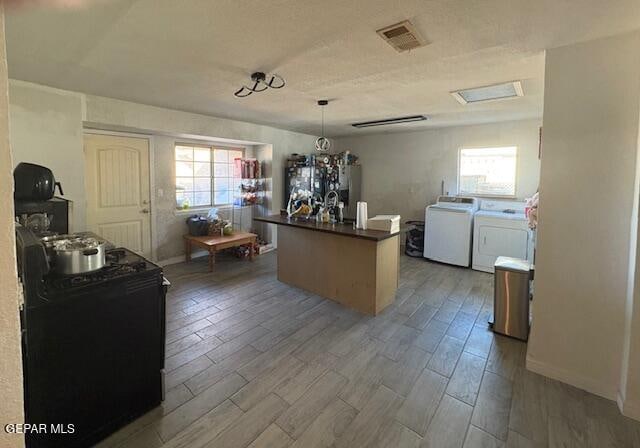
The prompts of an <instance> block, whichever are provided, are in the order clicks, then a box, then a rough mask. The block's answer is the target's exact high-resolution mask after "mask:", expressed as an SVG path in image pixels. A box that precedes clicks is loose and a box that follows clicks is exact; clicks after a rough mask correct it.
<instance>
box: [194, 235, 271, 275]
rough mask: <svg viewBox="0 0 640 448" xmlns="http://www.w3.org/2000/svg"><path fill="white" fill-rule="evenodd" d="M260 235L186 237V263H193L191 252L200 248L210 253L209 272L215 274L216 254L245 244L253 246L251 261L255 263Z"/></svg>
mask: <svg viewBox="0 0 640 448" xmlns="http://www.w3.org/2000/svg"><path fill="white" fill-rule="evenodd" d="M257 238H258V235H256V234H255V233H247V232H238V233H234V234H233V235H225V236H191V235H184V243H185V252H186V254H185V258H186V261H187V262H189V261H191V251H192V249H193V247H194V246H195V247H200V248H202V249H205V250H206V251H207V252H209V272H213V265H214V263H215V260H216V252H217V251H219V250H222V249H228V248H230V247H237V246H244V245H245V244H249V245H251V252H250V253H249V259H250V260H251V261H253V256H254V252H255V246H256V240H257Z"/></svg>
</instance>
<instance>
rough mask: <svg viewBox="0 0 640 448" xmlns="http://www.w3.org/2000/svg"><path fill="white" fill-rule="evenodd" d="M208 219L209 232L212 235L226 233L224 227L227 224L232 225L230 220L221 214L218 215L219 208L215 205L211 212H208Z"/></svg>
mask: <svg viewBox="0 0 640 448" xmlns="http://www.w3.org/2000/svg"><path fill="white" fill-rule="evenodd" d="M207 221H208V227H207V234H208V235H211V236H214V235H215V236H222V235H225V233H224V229H225V228H226V227H227V226H230V225H231V222H230V221H229V220H226V219H222V218H221V217H220V215H218V209H217V208H215V207H214V208H212V209H211V210H209V213H207Z"/></svg>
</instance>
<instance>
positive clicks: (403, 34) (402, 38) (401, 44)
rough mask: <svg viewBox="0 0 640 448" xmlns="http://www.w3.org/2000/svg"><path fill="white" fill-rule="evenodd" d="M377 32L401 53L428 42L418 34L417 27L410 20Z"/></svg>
mask: <svg viewBox="0 0 640 448" xmlns="http://www.w3.org/2000/svg"><path fill="white" fill-rule="evenodd" d="M376 32H377V33H378V35H380V37H382V38H383V39H384V40H385V41H386V42H387V43H388V44H389V45H391V46H392V47H393V48H395V50H396V51H397V52H399V53H402V52H404V51H409V50H413V49H414V48H419V47H423V46H425V45H426V44H427V41H426V40H424V39H423V38H422V36H420V35H419V34H418V32H417V31H416V28H415V27H414V26H413V24H412V23H411V22H409V21H408V20H405V21H404V22H400V23H396V24H395V25H391V26H387V27H385V28H382V29H380V30H378V31H376Z"/></svg>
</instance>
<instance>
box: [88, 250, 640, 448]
mask: <svg viewBox="0 0 640 448" xmlns="http://www.w3.org/2000/svg"><path fill="white" fill-rule="evenodd" d="M275 259H276V257H275V254H273V253H272V254H267V255H263V256H260V257H257V259H256V261H255V262H254V263H249V262H244V261H240V260H235V259H233V258H230V257H221V258H220V261H219V262H218V263H217V264H216V268H215V269H216V270H215V272H214V273H212V274H210V273H208V272H207V266H206V263H205V262H204V261H202V260H201V261H195V262H194V263H191V264H179V265H174V266H170V267H167V268H166V269H165V274H166V276H167V277H168V278H169V279H170V280H171V282H172V287H171V290H170V293H169V296H168V301H167V302H168V313H167V358H166V400H165V402H164V403H163V405H162V406H161V407H159V408H157V409H155V410H153V411H151V412H149V413H148V414H146V415H144V416H143V417H141V418H140V419H138V420H136V421H135V422H133V423H131V424H130V425H128V426H127V427H125V428H123V429H122V430H120V431H119V432H117V433H116V434H114V435H113V436H111V437H110V438H108V439H107V440H105V441H103V442H101V443H100V444H99V445H98V446H99V447H101V448H104V447H143V448H156V447H167V448H168V447H172V448H178V447H185V448H186V447H189V448H200V447H216V448H218V447H219V448H234V447H252V448H257V447H269V448H278V447H295V448H313V447H332V446H335V447H340V448H347V447H348V448H356V447H435V448H446V447H465V448H470V447H545V446H551V447H598V448H602V447H613V446H615V447H632V446H636V447H638V446H640V423H637V422H634V421H632V420H629V419H627V418H625V417H623V416H622V415H620V413H619V412H618V410H617V407H616V405H615V404H614V403H613V402H610V401H607V400H604V399H602V398H599V397H596V396H594V395H590V394H588V393H586V392H583V391H581V390H578V389H575V388H572V387H569V386H567V385H564V384H562V383H559V382H557V381H553V380H550V379H547V378H544V377H542V376H539V375H536V374H534V373H531V372H529V371H527V370H526V369H525V368H524V359H525V344H523V343H521V342H518V341H515V340H512V339H508V338H504V337H499V336H495V335H494V334H493V333H491V332H490V331H488V329H487V324H486V322H487V320H488V318H489V316H490V313H491V310H492V277H491V276H490V275H488V274H483V273H479V272H475V271H472V270H468V269H461V268H454V267H449V266H444V265H440V264H434V263H429V262H426V261H424V260H421V259H412V258H408V257H404V256H403V257H402V258H401V284H400V288H399V290H398V293H397V299H396V301H395V303H394V304H393V305H392V306H391V307H389V308H388V309H387V310H385V311H384V312H383V313H382V314H381V315H379V316H377V317H375V318H374V317H368V316H363V315H360V314H358V313H356V312H354V311H351V310H349V309H346V308H343V307H342V306H340V305H337V304H335V303H333V302H331V301H328V300H324V299H322V298H320V297H317V296H314V295H312V294H309V293H307V292H305V291H302V290H300V289H296V288H293V287H290V286H287V285H285V284H282V283H280V282H278V281H277V279H276V275H275Z"/></svg>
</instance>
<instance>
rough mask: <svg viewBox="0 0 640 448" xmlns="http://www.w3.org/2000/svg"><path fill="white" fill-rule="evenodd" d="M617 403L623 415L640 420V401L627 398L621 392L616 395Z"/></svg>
mask: <svg viewBox="0 0 640 448" xmlns="http://www.w3.org/2000/svg"><path fill="white" fill-rule="evenodd" d="M616 403H618V409H620V412H622V414H623V415H625V416H627V417H629V418H632V419H634V420H638V421H640V403H639V402H637V401H631V400H628V399H625V398H624V397H623V396H622V394H621V393H620V392H618V394H617V395H616Z"/></svg>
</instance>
